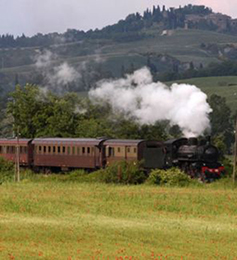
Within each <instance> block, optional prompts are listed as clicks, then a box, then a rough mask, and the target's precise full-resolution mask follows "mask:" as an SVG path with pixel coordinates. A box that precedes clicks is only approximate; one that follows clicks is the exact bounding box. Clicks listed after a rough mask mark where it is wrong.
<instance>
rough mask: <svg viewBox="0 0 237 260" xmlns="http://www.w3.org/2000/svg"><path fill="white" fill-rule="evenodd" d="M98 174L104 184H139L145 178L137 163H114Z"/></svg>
mask: <svg viewBox="0 0 237 260" xmlns="http://www.w3.org/2000/svg"><path fill="white" fill-rule="evenodd" d="M100 173H101V181H103V182H105V183H121V184H140V183H143V182H144V181H145V180H146V178H147V177H146V175H145V173H144V172H143V171H142V170H141V169H140V164H139V163H137V162H127V161H122V162H116V163H113V164H111V165H110V166H108V167H107V168H106V169H104V170H100Z"/></svg>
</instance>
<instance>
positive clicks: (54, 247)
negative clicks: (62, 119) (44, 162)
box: [0, 177, 237, 260]
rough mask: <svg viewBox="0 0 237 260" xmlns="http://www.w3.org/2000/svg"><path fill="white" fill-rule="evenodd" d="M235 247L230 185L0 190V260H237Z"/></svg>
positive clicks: (235, 199) (49, 184)
mask: <svg viewBox="0 0 237 260" xmlns="http://www.w3.org/2000/svg"><path fill="white" fill-rule="evenodd" d="M41 179H42V180H41ZM236 241H237V190H236V189H235V188H233V186H232V185H231V180H221V181H219V182H216V183H213V184H206V185H204V184H200V185H194V186H190V187H185V188H175V187H172V188H171V187H159V186H148V185H145V184H143V185H137V186H128V185H109V184H101V183H79V182H62V181H55V180H54V181H53V180H52V179H51V178H50V177H40V178H38V180H37V181H31V180H25V181H23V182H21V183H19V184H16V183H3V184H2V185H1V186H0V259H55V260H58V259H120V260H121V259H130V260H131V259H237V243H236Z"/></svg>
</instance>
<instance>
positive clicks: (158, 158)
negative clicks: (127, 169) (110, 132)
mask: <svg viewBox="0 0 237 260" xmlns="http://www.w3.org/2000/svg"><path fill="white" fill-rule="evenodd" d="M104 146H105V160H106V164H107V165H109V164H111V163H113V162H117V161H122V160H125V161H143V165H144V168H146V169H152V168H163V166H164V158H165V154H164V146H163V143H162V142H157V141H145V140H119V139H109V140H106V141H105V142H104Z"/></svg>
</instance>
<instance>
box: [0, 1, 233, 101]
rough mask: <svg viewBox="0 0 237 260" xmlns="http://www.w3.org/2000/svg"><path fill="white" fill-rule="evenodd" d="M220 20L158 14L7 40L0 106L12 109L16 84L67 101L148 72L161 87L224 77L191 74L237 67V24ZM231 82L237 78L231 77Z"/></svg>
mask: <svg viewBox="0 0 237 260" xmlns="http://www.w3.org/2000/svg"><path fill="white" fill-rule="evenodd" d="M217 17H219V18H220V14H215V13H213V12H212V10H211V9H210V8H207V7H205V6H192V5H188V6H184V7H182V8H178V9H172V8H171V9H167V8H165V7H163V8H160V7H154V8H153V10H146V11H145V12H144V13H143V14H142V15H140V14H131V15H129V16H128V17H127V18H126V19H124V20H121V21H119V22H118V23H116V24H114V25H111V26H107V27H105V28H103V29H102V30H94V31H92V30H90V31H88V32H83V31H78V30H74V29H73V30H72V29H71V30H68V31H67V32H66V33H64V34H58V33H53V34H47V35H41V34H37V35H35V36H33V37H26V36H24V35H22V36H21V37H17V38H14V37H13V36H11V35H5V36H2V37H1V39H0V92H1V100H0V102H2V103H3V104H4V103H5V102H6V98H7V97H6V95H7V94H8V93H9V92H10V91H12V90H13V89H14V86H15V84H16V83H19V84H21V85H24V84H25V83H32V84H37V85H40V86H46V87H47V88H49V89H51V90H52V91H54V92H59V93H65V92H68V91H76V92H83V91H88V90H89V89H90V88H91V87H93V86H94V85H95V83H96V82H97V81H99V80H101V79H105V78H119V77H123V76H124V75H125V74H126V73H132V72H133V71H134V70H136V69H139V68H141V67H143V66H148V67H149V68H150V69H151V71H152V74H153V76H154V79H155V80H161V81H168V80H172V79H180V78H182V79H184V78H190V77H193V76H195V77H200V76H208V75H212V76H216V75H220V73H216V74H215V71H214V73H213V72H212V73H211V74H210V73H196V74H195V75H194V74H193V73H191V74H190V73H189V72H190V71H189V70H190V68H192V69H194V70H197V71H198V70H199V69H200V68H202V69H203V68H204V69H206V68H208V66H209V65H210V64H213V63H216V64H220V63H222V62H223V61H231V62H236V61H237V34H236V33H235V29H234V28H235V24H234V20H232V19H231V18H230V17H227V16H224V15H223V17H222V16H221V17H222V18H220V19H222V23H219V22H220V21H219V22H217V20H216V19H217ZM203 19H204V20H205V22H204V20H203ZM225 23H226V26H224V25H223V24H225ZM139 24H140V26H138V25H139ZM201 25H202V26H201ZM217 70H218V68H217ZM220 70H221V69H219V71H220ZM224 75H237V74H236V70H229V71H227V72H226V73H225V74H224ZM213 92H214V91H213Z"/></svg>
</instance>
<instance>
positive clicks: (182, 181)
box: [146, 168, 192, 187]
mask: <svg viewBox="0 0 237 260" xmlns="http://www.w3.org/2000/svg"><path fill="white" fill-rule="evenodd" d="M191 182H192V179H191V178H190V177H189V176H188V175H187V174H185V173H184V172H182V171H181V170H180V169H178V168H171V169H169V170H160V169H157V170H153V171H152V172H151V173H150V176H149V177H148V179H147V181H146V184H151V185H152V184H156V185H164V186H181V187H183V186H187V185H189V184H190V183H191Z"/></svg>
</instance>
